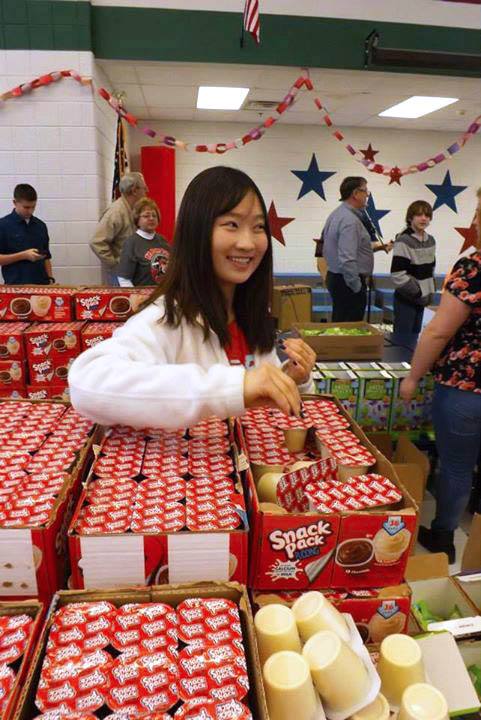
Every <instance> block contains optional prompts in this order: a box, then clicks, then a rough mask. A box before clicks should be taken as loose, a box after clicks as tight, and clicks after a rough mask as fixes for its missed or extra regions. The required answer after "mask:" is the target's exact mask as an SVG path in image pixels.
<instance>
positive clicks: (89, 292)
mask: <svg viewBox="0 0 481 720" xmlns="http://www.w3.org/2000/svg"><path fill="white" fill-rule="evenodd" d="M152 291H153V288H104V287H96V288H89V289H85V290H79V291H77V292H76V293H75V317H76V318H77V320H102V321H103V320H109V321H123V320H127V318H129V317H130V316H131V315H132V314H133V313H134V312H135V310H136V309H137V308H138V307H139V305H140V304H141V303H142V302H143V301H144V300H146V299H147V298H148V297H149V296H150V295H151V293H152Z"/></svg>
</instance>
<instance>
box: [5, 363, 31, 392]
mask: <svg viewBox="0 0 481 720" xmlns="http://www.w3.org/2000/svg"><path fill="white" fill-rule="evenodd" d="M26 380H27V378H26V372H25V362H24V361H23V360H0V389H2V390H18V389H21V388H24V387H25V383H26Z"/></svg>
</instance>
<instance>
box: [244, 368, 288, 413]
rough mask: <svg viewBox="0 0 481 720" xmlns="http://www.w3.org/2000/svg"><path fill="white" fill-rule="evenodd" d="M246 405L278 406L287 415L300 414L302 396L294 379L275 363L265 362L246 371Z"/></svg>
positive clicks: (247, 406)
mask: <svg viewBox="0 0 481 720" xmlns="http://www.w3.org/2000/svg"><path fill="white" fill-rule="evenodd" d="M244 405H245V406H246V408H249V407H258V406H259V405H271V406H277V407H278V408H279V409H280V410H282V412H283V413H285V414H286V415H297V416H299V414H300V411H301V397H300V395H299V390H298V389H297V385H296V383H295V382H294V380H292V379H291V378H290V377H287V375H286V373H284V372H283V371H282V370H280V369H279V368H277V367H274V365H269V364H268V363H265V364H264V365H260V366H259V367H258V368H254V369H252V370H247V371H246V373H245V375H244Z"/></svg>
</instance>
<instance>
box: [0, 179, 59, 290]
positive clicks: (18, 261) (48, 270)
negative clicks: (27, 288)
mask: <svg viewBox="0 0 481 720" xmlns="http://www.w3.org/2000/svg"><path fill="white" fill-rule="evenodd" d="M36 204H37V192H36V190H35V188H33V187H32V186H31V185H27V184H26V183H25V184H20V185H17V186H16V187H15V190H14V192H13V205H14V209H13V210H12V212H11V213H10V214H9V215H6V216H5V217H3V218H1V219H0V266H1V267H2V275H3V280H4V282H5V284H6V285H49V284H50V283H53V282H55V280H54V278H53V277H52V263H51V262H50V259H51V257H52V256H51V254H50V250H49V237H48V230H47V226H46V225H45V223H44V222H42V220H39V219H38V218H36V217H34V215H33V213H34V212H35V206H36Z"/></svg>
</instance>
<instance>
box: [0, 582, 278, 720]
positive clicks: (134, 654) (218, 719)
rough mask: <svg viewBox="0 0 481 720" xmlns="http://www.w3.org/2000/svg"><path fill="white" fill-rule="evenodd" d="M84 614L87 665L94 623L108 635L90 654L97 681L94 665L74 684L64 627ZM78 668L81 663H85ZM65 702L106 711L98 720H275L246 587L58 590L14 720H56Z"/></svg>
mask: <svg viewBox="0 0 481 720" xmlns="http://www.w3.org/2000/svg"><path fill="white" fill-rule="evenodd" d="M70 613H72V615H71V614H70ZM73 613H75V615H73ZM80 616H82V617H83V620H84V622H83V623H79V626H78V627H79V629H80V635H79V633H78V631H77V628H74V633H75V635H76V639H75V643H76V644H77V646H79V647H80V652H81V655H80V656H79V657H80V658H81V657H83V656H85V655H87V654H88V652H87V651H86V650H85V649H84V646H85V647H86V646H87V643H88V640H89V637H90V639H92V637H93V635H92V634H91V635H90V636H89V635H88V625H87V622H88V620H89V618H90V619H91V620H92V622H91V623H90V624H91V625H93V623H95V622H97V624H98V625H100V624H101V625H102V628H103V629H102V631H101V633H99V634H98V636H97V638H96V640H98V642H96V645H97V648H98V649H97V650H94V651H90V655H89V658H90V660H91V662H90V663H89V666H90V668H92V669H93V673H92V675H90V674H89V673H90V671H89V669H88V666H87V667H86V668H85V669H83V671H82V670H81V671H80V674H79V680H78V682H77V679H76V678H74V677H71V676H70V675H68V674H66V673H63V672H62V665H61V663H62V658H61V657H59V656H60V652H57V653H56V647H57V648H59V649H60V648H61V647H63V648H64V649H65V650H68V649H69V648H72V647H73V648H74V649H76V648H75V643H70V645H69V644H68V635H65V636H64V637H61V632H62V627H61V626H62V625H63V626H66V624H67V622H68V618H69V617H77V619H79V618H80V619H82V618H81V617H80ZM137 616H138V617H139V618H140V619H141V620H142V622H141V623H140V624H139V622H138V621H137V620H136V617H137ZM226 619H227V623H226ZM57 625H59V626H60V627H59V628H57V627H56V626H57ZM65 629H66V630H67V633H68V632H69V628H68V627H65ZM199 632H200V633H202V642H201V641H200V638H199ZM102 633H103V635H104V637H105V639H104V640H102V638H101V634H102ZM81 635H82V637H81ZM84 637H85V640H84V639H83V638H84ZM191 638H192V639H191ZM49 641H50V644H49ZM60 643H64V644H63V645H61V644H60ZM65 654H67V653H65ZM46 656H49V660H50V667H48V668H47V663H45V665H44V660H45V659H46ZM129 656H130V658H129ZM137 659H138V662H137ZM96 661H97V665H95V662H96ZM72 662H73V664H75V663H77V664H78V659H75V658H74V659H73V661H72ZM53 666H54V667H53ZM55 670H58V671H59V674H60V677H61V680H60V681H59V682H56V681H55ZM87 676H88V677H89V678H90V680H91V682H90V680H89V679H88V678H87ZM84 677H85V682H84V683H82V682H81V680H82V678H84ZM41 678H42V682H41V683H40V685H39V682H40V679H41ZM43 681H45V682H43ZM42 686H43V687H42ZM202 696H203V697H202ZM62 702H63V703H65V704H66V706H67V707H68V709H69V710H70V712H75V711H76V710H77V711H78V712H79V713H83V714H82V717H85V718H87V717H88V718H91V717H92V718H95V717H97V712H99V713H100V714H99V716H100V717H112V718H113V717H122V718H123V719H124V720H128V719H130V718H132V720H133V719H134V718H137V717H144V716H145V717H155V718H158V720H169V719H170V718H173V717H176V718H179V720H181V719H182V720H196V719H197V720H198V718H202V719H203V720H222V718H225V720H270V718H269V715H268V711H267V705H266V698H265V693H264V687H263V683H262V680H261V667H260V661H259V655H258V651H257V644H256V640H255V633H254V625H253V619H252V613H251V609H250V605H249V598H248V595H247V591H246V588H245V586H243V585H240V584H238V583H221V582H218V583H213V582H204V583H200V584H196V583H184V584H175V585H164V586H161V587H155V586H153V587H149V588H146V587H144V588H115V589H112V590H80V591H79V590H75V591H61V592H59V593H58V594H57V595H55V596H54V599H53V601H52V604H51V607H50V611H49V615H48V618H47V621H46V623H45V627H44V630H43V633H42V636H41V638H40V641H39V643H38V646H37V651H36V653H35V656H34V657H33V661H32V663H31V667H30V672H29V674H28V677H27V680H26V682H25V685H24V688H23V691H22V693H21V697H20V698H19V702H18V705H17V711H16V713H15V715H14V718H15V720H30V718H33V717H37V716H40V715H41V714H42V711H41V709H40V706H41V707H42V709H45V710H44V712H48V711H49V710H50V711H52V712H55V708H58V707H60V706H61V705H62ZM116 712H117V713H119V715H115V714H114V713H116ZM94 713H95V714H94ZM150 713H152V714H150ZM67 717H68V715H67ZM75 717H79V716H77V715H76V716H75Z"/></svg>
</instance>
